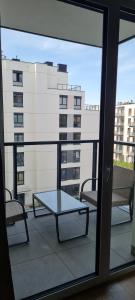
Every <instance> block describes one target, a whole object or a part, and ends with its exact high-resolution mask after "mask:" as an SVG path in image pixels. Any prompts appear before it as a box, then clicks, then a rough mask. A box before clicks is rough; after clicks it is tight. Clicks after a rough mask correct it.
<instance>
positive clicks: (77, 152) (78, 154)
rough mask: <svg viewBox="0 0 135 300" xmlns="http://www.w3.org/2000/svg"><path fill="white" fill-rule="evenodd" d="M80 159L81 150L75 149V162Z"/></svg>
mask: <svg viewBox="0 0 135 300" xmlns="http://www.w3.org/2000/svg"><path fill="white" fill-rule="evenodd" d="M79 161H80V150H74V151H73V162H79Z"/></svg>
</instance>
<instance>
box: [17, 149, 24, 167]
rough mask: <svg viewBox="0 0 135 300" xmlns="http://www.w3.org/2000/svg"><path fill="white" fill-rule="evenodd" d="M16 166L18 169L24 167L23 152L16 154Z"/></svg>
mask: <svg viewBox="0 0 135 300" xmlns="http://www.w3.org/2000/svg"><path fill="white" fill-rule="evenodd" d="M17 166H18V167H22V166H24V152H18V153H17Z"/></svg>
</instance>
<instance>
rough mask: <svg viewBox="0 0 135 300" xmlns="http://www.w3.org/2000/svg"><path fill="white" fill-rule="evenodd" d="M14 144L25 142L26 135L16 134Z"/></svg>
mask: <svg viewBox="0 0 135 300" xmlns="http://www.w3.org/2000/svg"><path fill="white" fill-rule="evenodd" d="M14 142H24V133H21V132H17V133H14Z"/></svg>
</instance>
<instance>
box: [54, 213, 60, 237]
mask: <svg viewBox="0 0 135 300" xmlns="http://www.w3.org/2000/svg"><path fill="white" fill-rule="evenodd" d="M58 217H59V216H58V215H55V219H56V233H57V239H58V242H59V243H60V242H61V241H60V233H59V218H58Z"/></svg>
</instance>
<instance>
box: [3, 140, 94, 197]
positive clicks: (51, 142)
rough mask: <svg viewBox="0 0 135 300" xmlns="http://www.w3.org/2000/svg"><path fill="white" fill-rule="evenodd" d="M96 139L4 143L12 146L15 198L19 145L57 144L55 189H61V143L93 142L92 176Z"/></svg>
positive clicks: (14, 192) (15, 194) (15, 192)
mask: <svg viewBox="0 0 135 300" xmlns="http://www.w3.org/2000/svg"><path fill="white" fill-rule="evenodd" d="M98 142H99V141H98V140H82V141H81V140H76V141H75V140H70V141H67V140H66V141H35V142H7V143H4V146H5V147H13V195H14V198H17V194H18V193H17V167H18V166H17V148H18V147H20V146H39V145H57V189H61V164H62V159H61V156H62V145H68V144H75V145H77V144H78V145H80V144H93V154H92V162H93V163H92V174H91V176H92V177H93V178H95V177H96V171H97V146H98ZM92 189H93V190H95V189H96V182H95V180H93V181H92Z"/></svg>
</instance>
